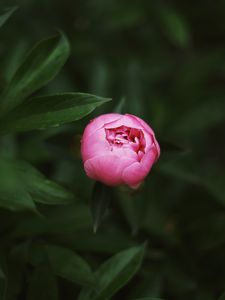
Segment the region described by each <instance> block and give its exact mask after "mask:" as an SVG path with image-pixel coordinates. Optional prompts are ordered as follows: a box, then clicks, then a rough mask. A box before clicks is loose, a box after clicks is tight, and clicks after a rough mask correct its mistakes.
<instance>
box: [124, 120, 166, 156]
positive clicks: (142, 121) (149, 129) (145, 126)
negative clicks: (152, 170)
mask: <svg viewBox="0 0 225 300" xmlns="http://www.w3.org/2000/svg"><path fill="white" fill-rule="evenodd" d="M126 116H129V117H131V118H133V119H135V120H136V121H138V122H139V123H140V124H141V126H143V128H144V131H145V132H148V133H149V134H150V135H151V138H152V140H153V143H154V145H155V147H156V149H157V152H158V154H157V158H159V156H160V147H159V144H158V142H157V140H156V137H155V133H154V131H153V130H152V128H151V127H150V126H149V125H148V124H147V123H146V122H145V121H144V120H142V119H140V118H139V117H137V116H134V115H130V114H126ZM145 137H146V134H145ZM149 146H150V143H149Z"/></svg>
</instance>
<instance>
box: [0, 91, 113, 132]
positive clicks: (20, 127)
mask: <svg viewBox="0 0 225 300" xmlns="http://www.w3.org/2000/svg"><path fill="white" fill-rule="evenodd" d="M109 100H110V99H106V98H101V97H98V96H95V95H90V94H84V93H64V94H56V95H51V96H43V97H37V98H34V99H30V100H29V101H26V102H24V103H23V104H22V105H20V106H19V107H18V108H16V109H15V110H14V111H12V112H11V113H10V114H9V115H7V118H5V119H3V120H2V121H1V123H0V127H1V128H2V129H0V132H1V130H2V133H6V132H16V131H27V130H32V129H45V128H48V127H57V126H59V125H61V124H64V123H68V122H72V121H76V120H79V119H81V118H83V117H84V116H86V115H88V114H89V113H91V112H92V111H93V110H94V109H95V108H96V107H98V106H99V105H101V104H103V103H105V102H107V101H109Z"/></svg>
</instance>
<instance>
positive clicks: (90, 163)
mask: <svg viewBox="0 0 225 300" xmlns="http://www.w3.org/2000/svg"><path fill="white" fill-rule="evenodd" d="M133 162H134V160H132V159H130V158H120V157H118V156H116V155H113V154H111V155H101V156H96V157H93V158H91V159H88V160H87V161H86V162H85V163H84V169H85V171H86V173H87V175H88V176H89V177H90V178H92V179H94V180H97V181H101V182H103V183H104V184H106V185H110V186H116V185H120V184H123V179H122V173H123V170H124V169H125V168H126V167H127V166H129V165H130V164H132V163H133Z"/></svg>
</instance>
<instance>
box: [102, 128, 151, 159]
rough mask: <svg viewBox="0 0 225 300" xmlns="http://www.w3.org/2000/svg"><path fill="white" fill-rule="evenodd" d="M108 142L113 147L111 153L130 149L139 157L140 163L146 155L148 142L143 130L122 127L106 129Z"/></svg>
mask: <svg viewBox="0 0 225 300" xmlns="http://www.w3.org/2000/svg"><path fill="white" fill-rule="evenodd" d="M105 133H106V140H107V141H108V143H109V144H110V146H111V151H118V148H121V147H123V148H125V149H126V148H129V149H130V150H132V151H133V152H135V153H136V155H137V160H138V161H140V160H141V158H142V157H143V155H144V154H145V148H146V141H145V137H144V133H143V131H142V130H141V129H137V128H131V127H127V126H124V125H122V126H120V127H116V128H105Z"/></svg>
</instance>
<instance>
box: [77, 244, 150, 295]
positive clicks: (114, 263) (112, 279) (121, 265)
mask: <svg viewBox="0 0 225 300" xmlns="http://www.w3.org/2000/svg"><path fill="white" fill-rule="evenodd" d="M144 252H145V245H143V246H139V247H133V248H130V249H128V250H124V251H122V252H120V253H118V254H116V255H114V256H113V257H111V258H110V259H109V260H107V261H106V262H105V263H103V264H102V265H101V266H100V268H99V269H98V270H97V272H96V279H97V284H98V285H97V291H96V292H95V291H89V290H82V291H81V293H80V296H79V300H89V299H92V300H107V299H110V298H111V297H112V296H113V295H114V294H115V293H116V292H117V291H118V290H119V289H121V288H122V287H123V286H124V285H125V284H126V283H127V282H128V281H129V280H130V279H131V278H132V277H133V276H134V275H135V273H136V272H137V271H138V269H139V268H140V266H141V263H142V260H143V256H144Z"/></svg>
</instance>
